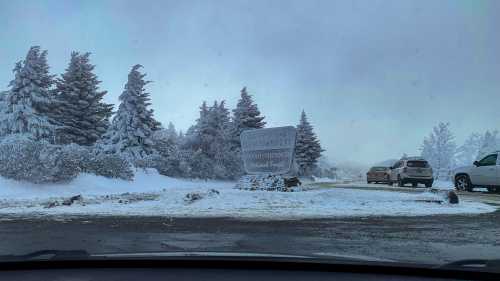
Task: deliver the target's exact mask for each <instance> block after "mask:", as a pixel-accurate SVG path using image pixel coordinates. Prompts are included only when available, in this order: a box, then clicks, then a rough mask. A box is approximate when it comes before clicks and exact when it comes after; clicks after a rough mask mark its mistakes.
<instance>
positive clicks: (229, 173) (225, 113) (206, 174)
mask: <svg viewBox="0 0 500 281" xmlns="http://www.w3.org/2000/svg"><path fill="white" fill-rule="evenodd" d="M230 128H231V126H230V116H229V110H228V109H227V108H226V106H225V102H224V101H222V102H220V103H219V102H217V101H215V102H214V104H213V105H212V106H210V107H209V106H207V103H206V102H203V104H202V105H201V107H200V117H199V118H198V119H197V120H196V124H195V125H194V126H191V127H190V128H189V129H188V131H187V132H186V135H185V136H184V137H183V144H182V150H184V151H186V150H188V151H190V153H189V154H190V155H191V158H190V160H189V161H190V170H191V176H192V177H197V178H219V179H229V178H234V177H235V176H236V175H237V174H238V172H239V165H240V163H239V160H238V158H237V157H236V156H237V155H236V154H235V153H233V150H232V149H231V148H232V146H231V141H232V134H231V133H232V132H231V130H230Z"/></svg>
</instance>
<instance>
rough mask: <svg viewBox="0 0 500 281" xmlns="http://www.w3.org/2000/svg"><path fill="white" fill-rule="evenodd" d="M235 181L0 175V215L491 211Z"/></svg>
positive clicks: (416, 197) (417, 197) (147, 175)
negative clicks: (40, 179)
mask: <svg viewBox="0 0 500 281" xmlns="http://www.w3.org/2000/svg"><path fill="white" fill-rule="evenodd" d="M234 184H235V183H234V182H216V181H190V180H182V179H173V178H169V177H165V176H161V175H159V174H157V173H156V172H154V171H145V172H142V171H141V172H138V173H137V174H136V178H135V180H134V181H133V182H127V181H123V180H117V179H106V178H103V177H98V176H93V175H85V174H84V175H80V176H79V177H78V178H77V179H76V180H74V181H73V182H71V183H68V184H66V185H63V184H57V185H56V184H52V185H48V184H47V185H33V184H26V183H19V182H13V181H10V180H5V179H0V186H1V188H0V198H1V199H0V214H4V215H6V214H18V215H32V216H37V215H40V216H43V215H137V216H142V215H151V216H168V217H218V216H228V217H243V218H256V219H302V218H322V217H323V218H324V217H337V216H381V215H393V216H400V215H402V216H419V215H431V214H463V213H470V214H476V213H483V212H492V211H494V210H495V208H494V207H493V206H490V205H487V204H483V203H479V202H468V201H463V202H461V203H460V204H458V205H451V204H437V203H429V202H424V201H425V200H435V199H442V198H441V197H440V195H437V194H433V193H421V194H408V193H399V192H388V191H375V190H354V189H344V188H342V189H341V188H339V189H335V188H333V189H322V190H311V191H305V192H287V193H283V192H267V191H245V190H238V189H235V188H234ZM212 189H214V190H216V191H217V192H214V191H212ZM78 194H81V195H82V196H83V201H82V203H81V204H80V203H78V204H77V203H75V204H73V205H71V206H56V207H53V208H46V206H47V202H49V201H50V200H54V199H57V198H63V197H65V196H66V197H67V196H73V195H78ZM188 194H190V195H188ZM193 194H199V196H197V195H196V197H197V200H194V201H193V200H189V199H190V198H192V197H193Z"/></svg>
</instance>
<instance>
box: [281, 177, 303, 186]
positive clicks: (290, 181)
mask: <svg viewBox="0 0 500 281" xmlns="http://www.w3.org/2000/svg"><path fill="white" fill-rule="evenodd" d="M284 180H285V187H294V186H299V185H302V183H301V182H300V180H299V178H298V177H293V178H285V179H284Z"/></svg>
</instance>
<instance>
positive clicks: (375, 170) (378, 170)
mask: <svg viewBox="0 0 500 281" xmlns="http://www.w3.org/2000/svg"><path fill="white" fill-rule="evenodd" d="M386 170H387V167H373V168H372V169H371V171H372V172H381V171H386Z"/></svg>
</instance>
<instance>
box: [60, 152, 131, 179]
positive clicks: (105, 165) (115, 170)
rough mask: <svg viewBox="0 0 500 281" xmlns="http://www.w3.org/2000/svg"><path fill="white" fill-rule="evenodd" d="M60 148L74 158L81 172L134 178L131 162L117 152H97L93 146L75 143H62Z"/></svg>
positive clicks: (109, 176)
mask: <svg viewBox="0 0 500 281" xmlns="http://www.w3.org/2000/svg"><path fill="white" fill-rule="evenodd" d="M62 150H63V151H64V154H65V155H68V156H69V157H71V158H72V159H74V161H75V162H76V163H77V164H78V167H79V169H80V171H81V172H84V173H89V174H94V175H98V176H103V177H108V178H120V179H124V180H132V179H133V178H134V171H133V169H132V166H131V164H130V163H129V162H128V161H127V160H126V159H125V158H123V157H121V156H120V155H118V154H104V153H98V152H97V151H96V150H95V148H94V147H89V146H80V145H77V144H69V145H63V146H62Z"/></svg>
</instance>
